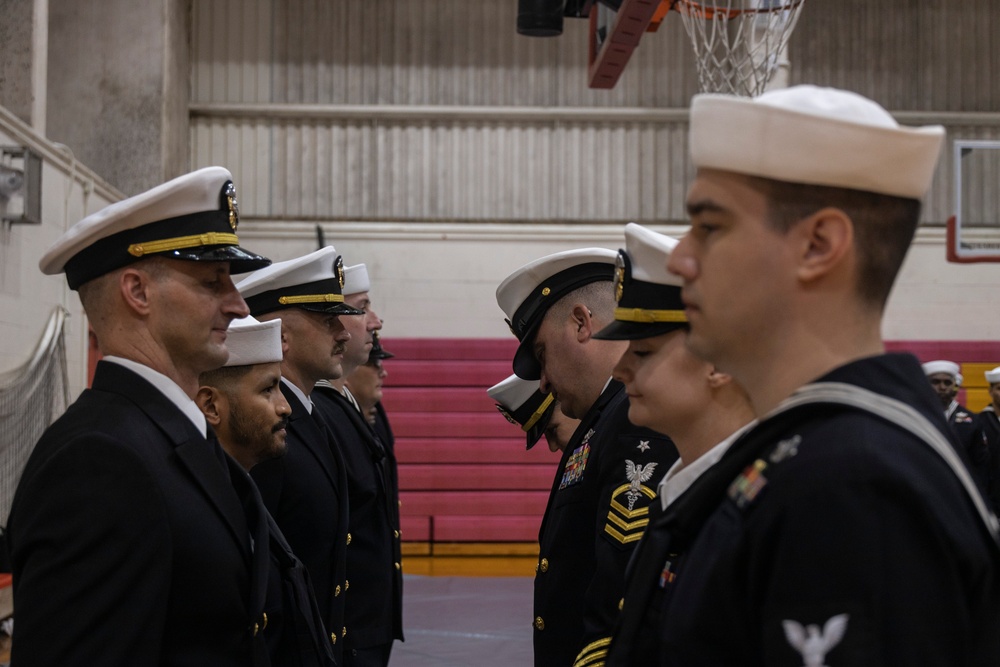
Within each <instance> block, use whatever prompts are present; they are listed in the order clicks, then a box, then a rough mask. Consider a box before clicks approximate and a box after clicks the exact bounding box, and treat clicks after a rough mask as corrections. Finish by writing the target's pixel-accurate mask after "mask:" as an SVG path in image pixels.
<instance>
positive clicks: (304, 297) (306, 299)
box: [278, 294, 344, 306]
mask: <svg viewBox="0 0 1000 667" xmlns="http://www.w3.org/2000/svg"><path fill="white" fill-rule="evenodd" d="M343 301H344V295H343V294H300V295H299V296H282V297H278V303H280V304H281V305H283V306H287V305H288V304H290V303H331V302H336V303H342V302H343Z"/></svg>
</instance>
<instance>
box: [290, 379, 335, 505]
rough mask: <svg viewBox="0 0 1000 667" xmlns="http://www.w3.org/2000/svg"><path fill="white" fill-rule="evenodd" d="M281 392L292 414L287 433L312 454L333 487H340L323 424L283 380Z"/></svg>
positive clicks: (328, 439) (328, 438)
mask: <svg viewBox="0 0 1000 667" xmlns="http://www.w3.org/2000/svg"><path fill="white" fill-rule="evenodd" d="M281 393H282V394H283V395H284V396H285V400H287V401H288V405H289V407H291V409H292V414H290V415H289V416H288V432H289V435H293V434H294V437H295V440H296V442H298V443H301V445H302V446H303V447H305V448H306V449H307V450H308V451H309V452H310V453H311V454H312V455H313V457H314V458H315V459H316V461H317V462H318V463H319V465H320V467H321V468H322V469H323V473H324V474H325V475H326V476H327V478H329V480H330V484H331V485H332V486H333V488H335V489H340V488H341V485H340V482H339V477H338V475H337V474H336V473H335V472H334V469H333V467H332V466H331V462H332V459H333V452H332V451H331V450H330V437H329V435H328V434H327V433H326V431H325V430H324V427H323V425H322V424H321V422H320V421H319V420H318V419H317V418H316V417H314V416H313V415H311V414H310V413H309V411H308V410H307V409H306V406H305V405H304V404H303V403H302V401H301V400H299V397H298V396H296V395H295V392H293V391H292V390H291V388H289V387H288V385H287V384H285V382H282V383H281ZM314 409H315V406H314Z"/></svg>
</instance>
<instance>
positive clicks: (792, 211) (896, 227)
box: [748, 177, 920, 310]
mask: <svg viewBox="0 0 1000 667" xmlns="http://www.w3.org/2000/svg"><path fill="white" fill-rule="evenodd" d="M748 180H749V183H750V186H751V187H753V188H754V189H756V190H758V191H759V192H761V193H762V194H763V195H764V196H765V197H767V200H768V209H769V216H768V219H769V222H770V224H771V225H772V227H773V228H774V229H775V230H777V231H779V232H781V233H785V232H787V231H788V230H790V229H791V228H792V227H793V226H794V225H795V223H796V222H798V221H800V220H802V219H803V218H806V217H808V216H809V215H812V214H813V213H815V212H816V211H819V210H821V209H823V208H827V207H832V208H837V209H840V210H842V211H843V212H844V213H846V214H847V216H848V217H849V218H850V219H851V222H853V223H854V239H855V240H854V243H855V246H856V247H857V250H858V260H859V270H858V275H857V276H856V278H857V291H858V295H859V296H860V297H861V298H862V299H863V300H865V301H866V302H867V303H869V304H870V305H872V306H876V307H877V308H879V309H880V310H881V309H882V308H884V307H885V303H886V301H887V300H888V298H889V292H890V291H891V290H892V285H893V283H894V282H895V280H896V275H897V274H898V273H899V269H900V267H901V266H902V265H903V259H904V258H905V257H906V251H907V250H908V249H909V247H910V243H911V242H912V241H913V236H914V234H915V233H916V231H917V223H918V222H919V220H920V200H918V199H911V198H908V197H895V196H892V195H884V194H879V193H876V192H866V191H864V190H851V189H848V188H838V187H830V186H825V185H807V184H803V183H788V182H785V181H777V180H772V179H768V178H760V177H749V178H748Z"/></svg>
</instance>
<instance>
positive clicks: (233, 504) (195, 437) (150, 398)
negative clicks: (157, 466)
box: [93, 362, 249, 548]
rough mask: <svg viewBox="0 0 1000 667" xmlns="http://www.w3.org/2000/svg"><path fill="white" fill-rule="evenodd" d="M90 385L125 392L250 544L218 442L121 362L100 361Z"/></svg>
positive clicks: (238, 536)
mask: <svg viewBox="0 0 1000 667" xmlns="http://www.w3.org/2000/svg"><path fill="white" fill-rule="evenodd" d="M93 388H94V389H95V390H99V391H106V392H110V393H115V394H119V395H121V396H124V397H125V398H127V399H128V400H130V401H132V402H133V403H134V404H135V405H136V407H138V408H139V409H140V410H142V411H143V412H145V413H146V415H148V416H149V418H150V419H151V420H152V421H153V423H154V424H156V425H157V427H159V428H160V430H162V431H163V432H164V433H165V434H166V435H167V437H168V438H169V439H170V442H171V444H172V445H173V447H174V451H175V453H176V454H177V457H178V459H179V460H180V462H181V464H182V465H183V466H184V467H185V468H186V469H187V470H188V472H189V473H190V474H191V476H192V477H193V478H194V479H195V481H196V482H197V483H198V486H199V487H200V488H201V490H202V492H203V493H204V494H205V495H206V496H207V497H208V499H209V500H210V501H211V502H212V505H213V506H214V507H215V509H216V510H217V511H218V512H219V515H220V516H221V517H222V518H223V520H224V521H225V523H226V526H227V527H228V528H229V530H230V532H232V534H233V537H234V538H235V539H236V540H237V542H239V543H240V544H242V545H244V547H246V548H249V537H248V535H249V533H248V529H247V523H246V517H245V516H244V514H243V508H242V507H241V506H240V501H239V499H238V498H237V497H236V493H235V492H234V490H233V486H232V484H231V483H230V480H229V476H228V474H227V471H226V468H225V467H224V463H223V459H221V458H220V456H219V455H220V454H221V451H218V450H216V448H217V447H218V446H219V445H218V444H217V443H214V442H210V441H208V440H206V439H205V438H204V437H203V436H202V435H201V433H199V432H198V429H197V428H195V426H194V424H192V423H191V420H190V419H188V417H187V415H185V414H184V413H182V412H181V411H180V410H179V409H178V408H177V406H176V405H174V404H173V403H171V402H170V400H169V399H168V398H167V397H166V396H164V395H163V394H162V393H161V392H160V391H159V390H158V389H157V388H156V387H154V386H153V385H151V384H150V383H149V382H147V381H146V380H145V379H143V378H142V377H140V376H139V375H137V374H135V373H133V372H132V371H130V370H128V369H127V368H125V367H123V366H119V365H118V364H115V363H112V362H101V363H99V364H98V365H97V370H96V371H95V373H94V382H93Z"/></svg>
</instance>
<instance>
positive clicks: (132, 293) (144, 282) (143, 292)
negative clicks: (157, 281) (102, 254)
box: [118, 266, 152, 315]
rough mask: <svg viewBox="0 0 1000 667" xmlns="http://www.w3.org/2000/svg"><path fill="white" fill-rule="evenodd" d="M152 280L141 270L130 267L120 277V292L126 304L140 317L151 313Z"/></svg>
mask: <svg viewBox="0 0 1000 667" xmlns="http://www.w3.org/2000/svg"><path fill="white" fill-rule="evenodd" d="M151 283H152V278H151V276H150V275H149V273H148V272H147V271H143V270H142V269H141V268H138V267H134V266H128V267H125V269H123V270H122V272H121V273H120V274H119V276H118V290H119V291H120V292H121V295H122V299H123V300H124V301H125V304H126V305H127V306H128V307H129V308H131V309H132V310H133V311H135V312H136V313H137V314H139V315H148V314H149V311H150V302H151V298H150V289H149V288H150V285H151Z"/></svg>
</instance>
